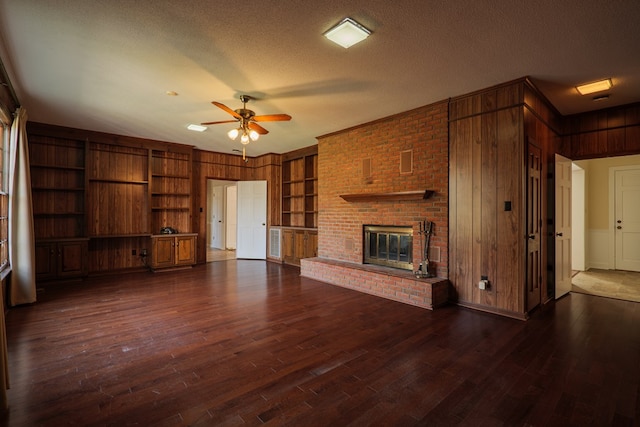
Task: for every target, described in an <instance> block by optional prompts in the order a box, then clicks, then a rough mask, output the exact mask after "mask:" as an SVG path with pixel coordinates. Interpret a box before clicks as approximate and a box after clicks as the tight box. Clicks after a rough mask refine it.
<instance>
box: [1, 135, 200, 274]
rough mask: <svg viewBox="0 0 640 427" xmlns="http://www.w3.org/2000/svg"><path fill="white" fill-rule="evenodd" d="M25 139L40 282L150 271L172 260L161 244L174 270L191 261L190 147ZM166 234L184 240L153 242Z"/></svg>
mask: <svg viewBox="0 0 640 427" xmlns="http://www.w3.org/2000/svg"><path fill="white" fill-rule="evenodd" d="M28 132H29V150H30V153H29V154H30V166H31V181H32V187H31V190H32V191H31V193H32V200H33V210H34V231H35V235H36V277H37V279H38V280H49V279H58V278H73V277H82V276H85V275H87V274H93V273H104V272H113V271H117V270H127V269H132V268H136V269H142V268H145V266H152V265H151V264H153V263H154V260H157V259H162V257H163V256H165V255H167V254H168V253H169V252H167V251H166V250H164V249H166V247H168V246H167V245H166V244H165V246H162V244H160V246H158V243H157V242H162V243H164V242H165V240H166V241H169V240H171V242H173V241H174V240H175V245H173V246H171V247H174V248H176V249H175V250H176V252H175V262H173V263H174V264H175V265H180V266H186V265H189V264H194V263H195V262H196V261H195V260H196V258H195V254H196V252H195V249H196V242H197V234H193V233H191V231H192V230H191V227H192V224H191V216H192V207H191V204H192V197H191V191H192V188H191V185H192V178H191V173H192V172H191V162H192V151H193V148H192V147H189V146H181V145H178V144H170V143H160V142H147V141H141V140H136V139H128V138H121V137H114V136H111V135H106V134H100V133H95V132H89V131H80V130H74V129H67V128H60V127H57V126H50V125H44V124H29V125H28ZM0 221H2V219H1V218H0ZM163 227H171V228H173V229H175V230H177V231H179V232H180V233H181V234H180V235H173V236H172V239H161V238H158V239H152V238H151V237H152V236H156V235H160V233H161V230H162V228H163ZM1 241H2V236H0V243H1ZM0 246H1V245H0ZM5 246H6V245H5ZM154 247H160V248H161V249H162V250H163V251H161V252H159V253H155V252H154V251H153V248H154ZM1 249H2V248H0V250H1ZM143 253H144V254H145V256H141V254H143ZM154 257H155V258H154ZM169 264H171V263H169ZM169 264H167V265H164V264H163V265H154V266H152V267H167V266H169Z"/></svg>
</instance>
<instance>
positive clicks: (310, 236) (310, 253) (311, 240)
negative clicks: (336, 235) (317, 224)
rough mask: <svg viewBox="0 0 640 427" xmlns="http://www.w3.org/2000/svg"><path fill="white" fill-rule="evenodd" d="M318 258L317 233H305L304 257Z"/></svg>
mask: <svg viewBox="0 0 640 427" xmlns="http://www.w3.org/2000/svg"><path fill="white" fill-rule="evenodd" d="M317 256H318V232H317V231H307V235H306V240H305V242H304V257H303V258H313V257H317Z"/></svg>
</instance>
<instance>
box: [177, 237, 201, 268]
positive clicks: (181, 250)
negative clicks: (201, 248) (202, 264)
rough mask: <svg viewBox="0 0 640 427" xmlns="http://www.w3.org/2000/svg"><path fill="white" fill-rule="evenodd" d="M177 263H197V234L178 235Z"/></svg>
mask: <svg viewBox="0 0 640 427" xmlns="http://www.w3.org/2000/svg"><path fill="white" fill-rule="evenodd" d="M176 248H177V253H176V264H195V263H196V238H195V236H180V237H176Z"/></svg>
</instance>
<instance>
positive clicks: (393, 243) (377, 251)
mask: <svg viewBox="0 0 640 427" xmlns="http://www.w3.org/2000/svg"><path fill="white" fill-rule="evenodd" d="M364 243H365V251H364V252H365V256H364V262H365V264H377V265H384V266H388V267H395V268H402V269H406V270H413V263H412V261H413V255H412V248H413V229H412V228H410V227H395V226H371V225H367V226H365V227H364Z"/></svg>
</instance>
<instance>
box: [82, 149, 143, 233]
mask: <svg viewBox="0 0 640 427" xmlns="http://www.w3.org/2000/svg"><path fill="white" fill-rule="evenodd" d="M148 164H149V150H148V149H145V148H139V147H128V146H120V145H111V144H103V143H94V142H90V143H89V144H88V147H87V166H88V167H87V175H88V176H87V185H86V188H87V223H88V232H87V235H88V236H89V237H128V236H131V237H134V236H141V235H150V234H151V227H150V224H149V215H148V212H149V209H148V192H149V180H148Z"/></svg>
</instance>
